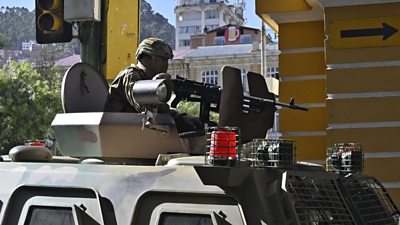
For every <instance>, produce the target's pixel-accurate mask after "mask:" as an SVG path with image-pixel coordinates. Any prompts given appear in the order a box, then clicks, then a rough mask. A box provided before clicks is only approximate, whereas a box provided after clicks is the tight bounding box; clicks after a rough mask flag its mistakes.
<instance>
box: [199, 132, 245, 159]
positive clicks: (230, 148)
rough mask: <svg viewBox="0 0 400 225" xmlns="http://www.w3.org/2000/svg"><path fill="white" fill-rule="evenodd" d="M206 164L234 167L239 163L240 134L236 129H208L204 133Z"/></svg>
mask: <svg viewBox="0 0 400 225" xmlns="http://www.w3.org/2000/svg"><path fill="white" fill-rule="evenodd" d="M206 142H207V151H206V157H205V159H206V164H208V165H213V166H236V165H238V162H239V161H240V153H241V149H240V132H239V128H238V127H222V128H221V127H209V128H208V129H207V133H206Z"/></svg>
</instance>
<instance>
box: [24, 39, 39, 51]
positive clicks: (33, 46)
mask: <svg viewBox="0 0 400 225" xmlns="http://www.w3.org/2000/svg"><path fill="white" fill-rule="evenodd" d="M41 48H42V45H40V44H37V43H36V42H35V41H24V42H22V51H29V52H32V51H36V50H39V49H41Z"/></svg>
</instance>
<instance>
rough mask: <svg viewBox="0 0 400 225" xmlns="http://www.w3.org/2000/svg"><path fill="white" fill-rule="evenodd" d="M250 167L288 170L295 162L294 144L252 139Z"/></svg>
mask: <svg viewBox="0 0 400 225" xmlns="http://www.w3.org/2000/svg"><path fill="white" fill-rule="evenodd" d="M252 157H253V160H252V166H253V167H272V168H290V167H292V166H293V165H294V161H295V142H294V141H290V140H272V139H254V140H253V141H252Z"/></svg>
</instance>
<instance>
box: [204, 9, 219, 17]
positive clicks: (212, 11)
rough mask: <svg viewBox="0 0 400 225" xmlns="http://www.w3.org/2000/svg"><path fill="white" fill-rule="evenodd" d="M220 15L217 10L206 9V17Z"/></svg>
mask: <svg viewBox="0 0 400 225" xmlns="http://www.w3.org/2000/svg"><path fill="white" fill-rule="evenodd" d="M217 17H218V11H217V10H208V11H206V19H216V18H217Z"/></svg>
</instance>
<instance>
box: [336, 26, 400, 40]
mask: <svg viewBox="0 0 400 225" xmlns="http://www.w3.org/2000/svg"><path fill="white" fill-rule="evenodd" d="M397 31H399V30H397V29H396V28H394V27H392V26H390V25H388V24H386V23H382V27H380V28H369V29H368V28H367V29H358V30H342V31H341V32H340V37H341V38H353V37H371V36H383V40H386V39H388V38H389V37H391V36H392V35H393V34H395V33H396V32H397Z"/></svg>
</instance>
